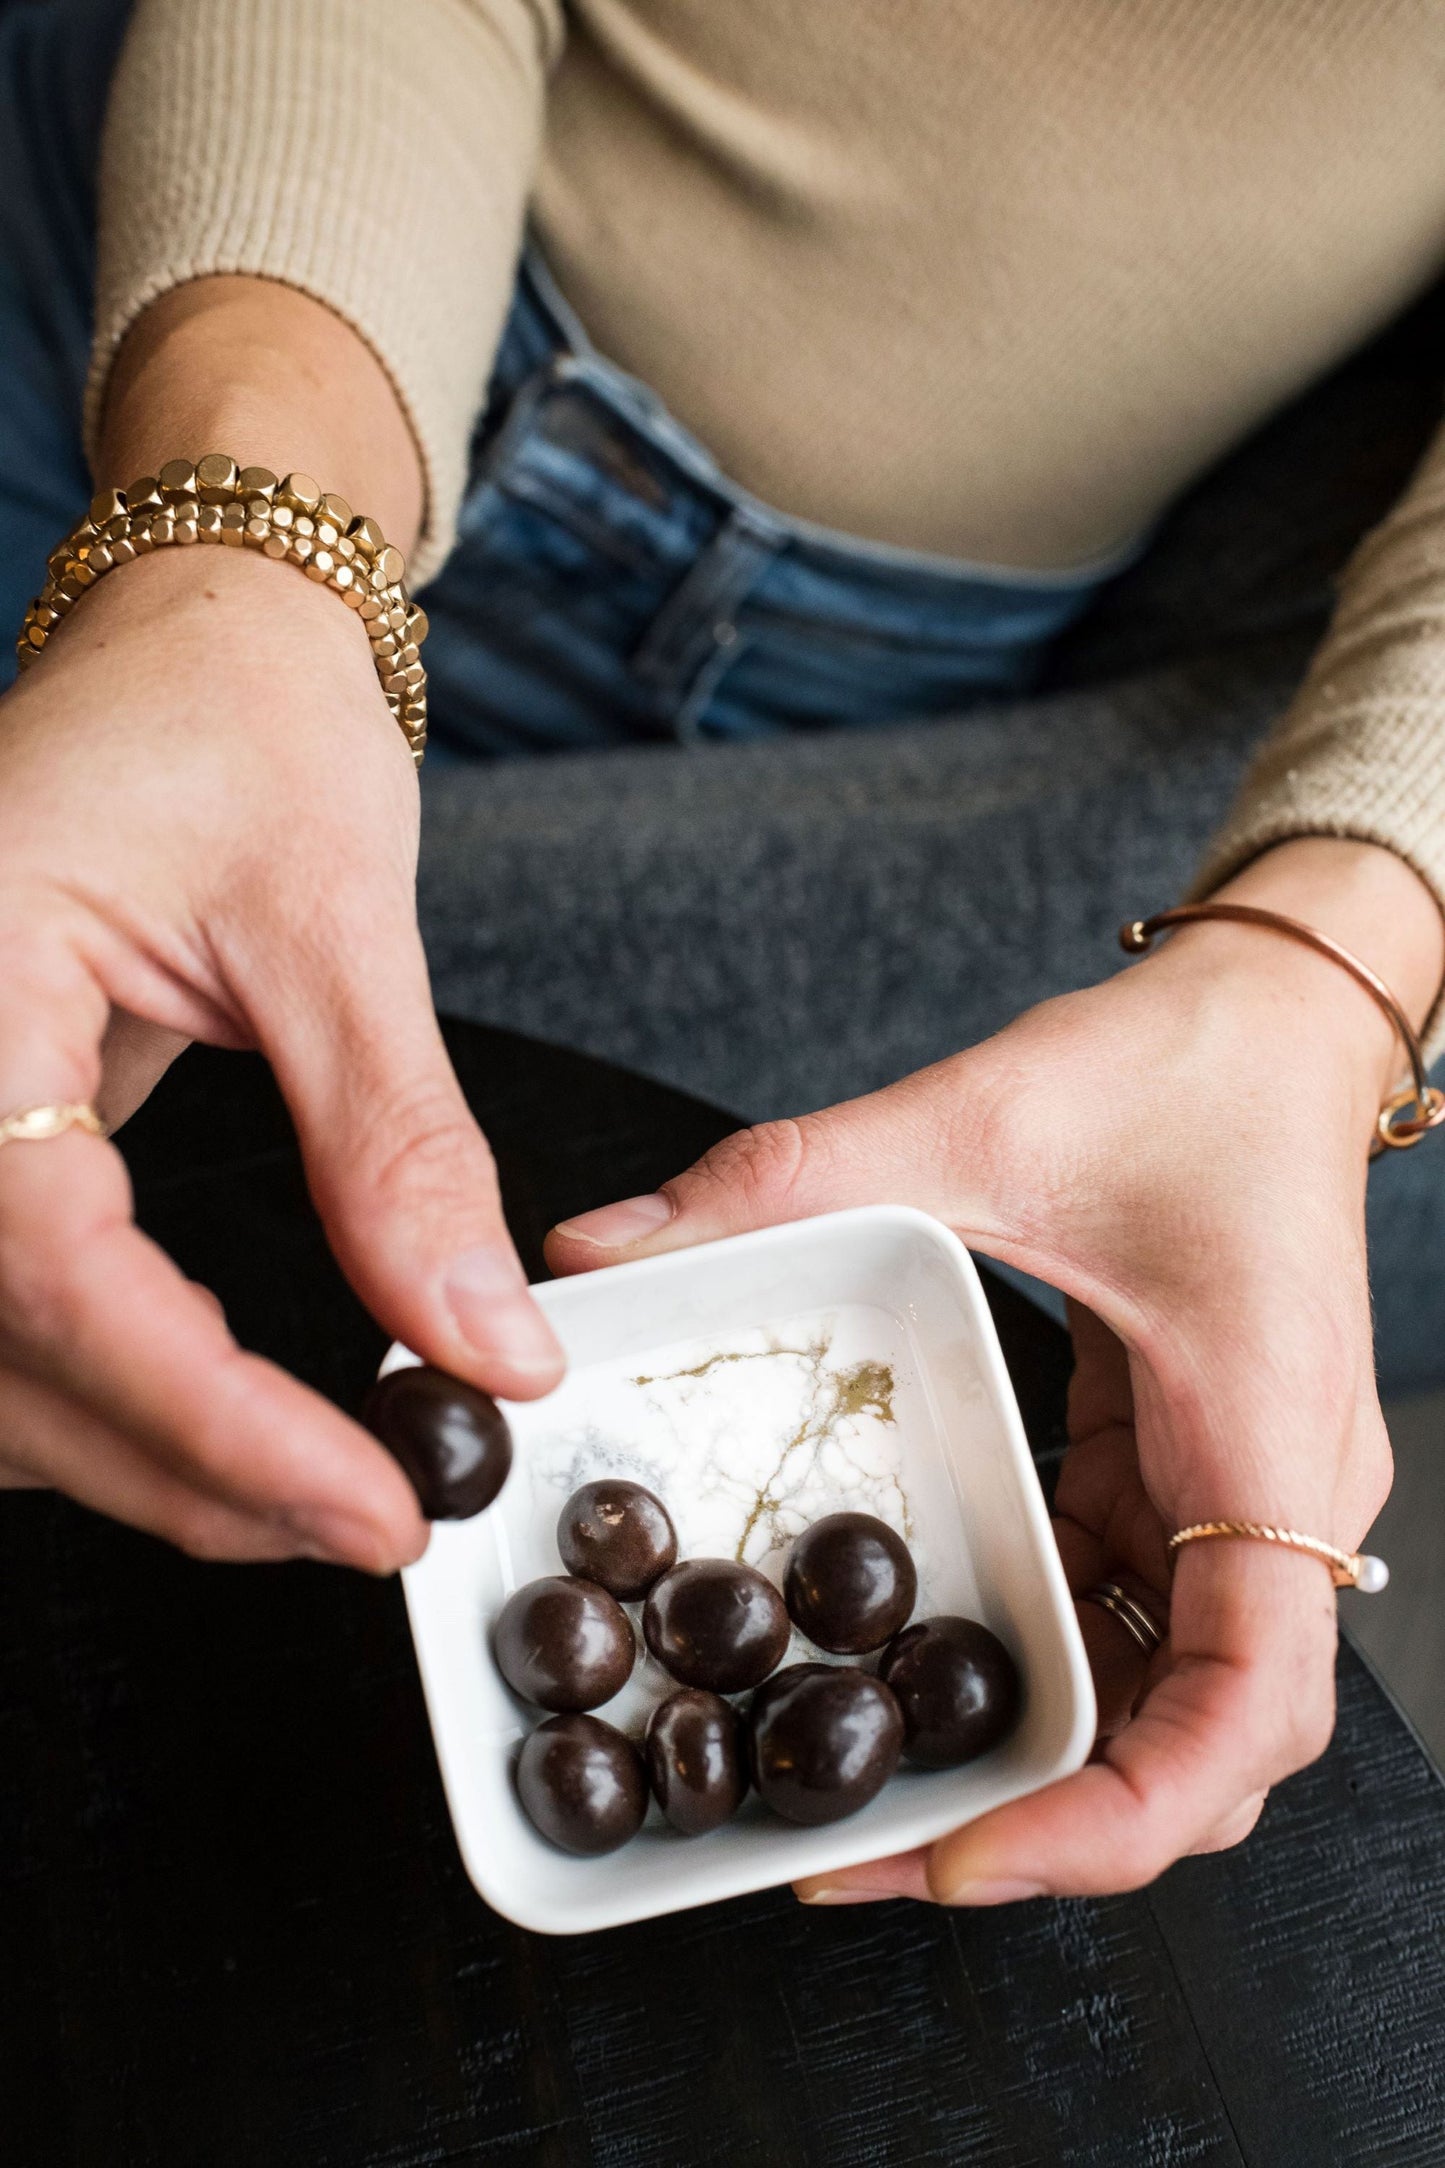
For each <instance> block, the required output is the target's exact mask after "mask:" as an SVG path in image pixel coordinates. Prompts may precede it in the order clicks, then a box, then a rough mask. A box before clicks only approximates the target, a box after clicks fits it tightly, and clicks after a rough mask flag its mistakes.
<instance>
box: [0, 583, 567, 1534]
mask: <svg viewBox="0 0 1445 2168" xmlns="http://www.w3.org/2000/svg"><path fill="white" fill-rule="evenodd" d="M416 846H417V789H416V779H415V774H414V771H413V768H412V763H411V758H410V754H409V752H408V749H407V746H406V744H405V741H404V740H403V737H402V735H401V732H400V731H399V730H398V728H397V726H396V724H395V723H394V721H393V720H392V718H391V715H390V713H389V711H388V709H387V707H386V704H385V702H384V700H383V698H382V696H381V693H380V690H379V688H378V685H377V682H376V677H375V673H374V671H373V669H372V664H371V657H370V651H369V648H368V645H367V642H366V640H365V638H364V636H363V634H362V631H361V627H360V626H359V624H357V623H356V622H355V620H354V619H353V618H352V615H351V613H350V612H349V611H347V610H343V609H342V608H341V607H340V605H339V603H338V601H337V598H336V596H335V595H333V594H330V593H329V592H327V591H326V590H324V589H322V588H319V587H317V586H315V585H313V584H312V583H311V582H309V581H306V580H303V579H301V578H299V577H297V575H296V574H295V573H294V572H293V571H292V570H291V569H290V568H288V567H284V566H278V565H274V564H272V563H270V562H267V561H263V560H261V559H259V558H254V557H252V556H251V555H250V554H249V553H248V552H243V551H230V550H227V551H224V552H223V551H213V550H210V549H204V548H201V549H189V550H181V549H172V550H168V551H164V552H157V553H156V554H155V555H154V556H152V557H149V558H146V559H142V560H141V561H139V562H137V563H136V564H134V565H131V566H128V567H127V568H126V569H125V570H124V571H123V572H120V573H118V574H117V575H115V576H113V577H112V578H110V579H108V580H105V581H103V582H101V583H100V584H99V585H98V586H97V587H96V588H95V589H94V590H93V592H92V593H90V594H88V595H87V596H86V597H85V598H84V600H83V601H82V602H81V604H80V605H79V606H78V607H77V609H76V610H75V612H74V613H73V615H72V616H71V617H70V618H69V619H68V620H67V622H66V624H65V625H64V627H63V628H62V629H61V631H60V632H59V634H58V636H57V637H56V638H55V640H54V641H53V642H52V643H51V645H50V646H49V647H48V648H47V649H46V652H45V654H44V657H43V658H42V660H41V661H40V662H38V663H37V664H36V666H35V667H34V668H33V669H32V670H30V671H28V672H27V673H26V674H25V676H24V677H23V678H22V679H21V680H20V682H19V684H18V685H17V686H16V687H15V689H14V690H13V691H12V692H10V693H9V694H7V695H6V696H5V698H4V700H3V702H0V957H3V964H0V1116H3V1115H6V1114H10V1113H14V1112H16V1111H18V1110H19V1109H21V1108H24V1107H28V1106H34V1105H37V1104H42V1103H47V1102H52V1101H75V1100H95V1101H96V1103H97V1104H98V1106H99V1108H100V1111H101V1113H102V1114H103V1116H104V1117H105V1118H106V1120H107V1121H108V1122H110V1123H111V1124H115V1123H116V1122H119V1121H121V1120H123V1119H124V1118H125V1116H126V1115H128V1114H129V1113H130V1112H132V1111H133V1109H134V1108H135V1106H136V1105H138V1104H139V1102H140V1101H141V1099H143V1098H144V1096H145V1094H146V1092H147V1091H148V1090H149V1089H150V1087H151V1085H152V1084H153V1083H154V1082H155V1080H156V1078H157V1077H158V1076H159V1075H160V1074H161V1073H162V1071H163V1070H164V1068H165V1067H166V1065H167V1063H168V1062H169V1061H170V1060H171V1059H172V1058H173V1056H174V1054H175V1053H176V1052H177V1051H178V1050H179V1048H180V1047H181V1046H182V1045H183V1044H184V1043H185V1042H186V1041H187V1040H190V1039H202V1040H205V1041H207V1042H208V1043H210V1044H211V1045H214V1046H226V1047H258V1048H260V1050H261V1051H262V1052H263V1053H264V1054H265V1055H266V1056H267V1058H268V1059H269V1060H270V1062H271V1064H272V1067H273V1068H274V1070H275V1072H276V1075H277V1078H278V1080H279V1082H280V1085H281V1088H282V1091H283V1092H284V1093H285V1096H286V1099H287V1102H288V1105H289V1107H290V1109H291V1113H292V1115H293V1117H294V1120H295V1123H296V1127H297V1130H298V1132H299V1135H300V1139H301V1146H302V1151H303V1154H304V1158H305V1164H306V1172H307V1177H308V1180H309V1183H310V1186H311V1191H312V1194H313V1196H314V1198H315V1201H316V1204H317V1207H318V1210H319V1211H320V1214H321V1217H322V1219H323V1221H324V1223H325V1227H326V1231H327V1235H328V1238H329V1239H330V1242H331V1244H332V1247H333V1249H334V1250H335V1252H336V1255H337V1257H338V1259H339V1261H340V1263H341V1265H342V1267H343V1268H344V1270H345V1272H346V1274H347V1276H348V1278H349V1279H350V1281H351V1283H352V1285H353V1286H354V1287H355V1289H356V1291H357V1293H358V1294H359V1295H360V1297H361V1299H362V1300H363V1301H364V1302H365V1303H366V1305H367V1307H368V1309H369V1310H371V1312H372V1313H373V1314H374V1316H375V1317H376V1318H377V1319H378V1320H379V1321H380V1323H381V1324H382V1325H383V1326H384V1327H385V1328H386V1330H387V1331H389V1332H391V1333H393V1334H395V1335H397V1336H398V1337H399V1338H401V1339H404V1340H405V1341H406V1342H407V1343H408V1344H409V1345H410V1346H412V1347H414V1348H415V1349H417V1350H418V1352H419V1353H421V1354H422V1355H423V1356H425V1357H426V1358H427V1359H428V1360H430V1361H432V1362H435V1363H438V1364H440V1365H441V1366H442V1367H443V1368H445V1369H448V1370H451V1371H455V1372H457V1373H459V1374H461V1375H462V1376H465V1377H467V1378H470V1379H472V1380H473V1381H474V1382H476V1383H477V1384H479V1385H482V1386H484V1387H486V1388H488V1389H489V1390H491V1391H494V1392H499V1393H504V1394H506V1395H508V1396H510V1397H514V1398H527V1397H531V1396H534V1395H537V1394H539V1393H542V1392H545V1391H547V1390H548V1389H549V1388H550V1387H551V1386H552V1385H553V1384H554V1383H555V1382H556V1380H557V1378H558V1376H559V1375H560V1372H561V1368H562V1359H561V1355H560V1351H559V1349H558V1347H557V1344H556V1342H555V1340H554V1338H553V1336H552V1334H551V1331H550V1329H549V1328H548V1326H547V1325H546V1324H545V1322H544V1320H543V1319H542V1316H541V1314H540V1312H539V1311H538V1310H537V1308H536V1307H535V1305H534V1304H533V1302H532V1300H531V1298H530V1296H529V1295H528V1294H527V1293H526V1291H525V1283H524V1279H523V1274H522V1271H521V1267H520V1265H519V1264H518V1262H517V1259H516V1256H515V1253H514V1251H513V1248H512V1245H511V1242H510V1240H509V1238H508V1235H507V1232H506V1227H505V1224H504V1222H503V1218H502V1213H501V1208H500V1204H499V1201H498V1194H497V1185H496V1178H495V1174H494V1172H493V1167H492V1162H491V1158H490V1155H489V1153H488V1151H487V1147H486V1144H485V1142H484V1141H483V1139H482V1137H481V1135H480V1133H479V1131H478V1130H477V1128H476V1125H475V1124H474V1122H473V1121H472V1118H471V1115H470V1114H469V1112H468V1110H467V1107H466V1104H465V1102H464V1100H463V1098H462V1095H461V1092H460V1089H459V1087H458V1085H457V1082H456V1079H455V1077H454V1076H453V1074H452V1071H451V1067H450V1065H449V1063H448V1061H447V1057H446V1053H445V1050H444V1048H443V1045H442V1042H441V1038H440V1035H439V1033H438V1031H437V1027H436V1021H435V1018H434V1015H433V1012H432V1006H431V999H430V995H429V991H428V984H427V975H426V968H425V964H424V960H423V956H422V950H421V943H420V940H419V937H418V933H417V926H416V913H415V903H414V874H415V863H416ZM0 1484H10V1485H48V1486H53V1487H54V1488H56V1489H59V1490H63V1491H67V1492H69V1494H70V1495H71V1496H72V1497H74V1498H77V1499H79V1500H81V1501H82V1502H83V1503H84V1504H86V1505H89V1506H93V1507H96V1508H98V1509H100V1510H101V1511H103V1512H106V1513H111V1514H114V1515H116V1516H118V1517H119V1518H120V1519H123V1520H126V1521H130V1522H133V1523H134V1524H135V1525H136V1526H138V1527H141V1528H145V1529H149V1530H151V1531H153V1532H154V1533H156V1534H158V1535H161V1536H165V1537H168V1538H170V1539H171V1540H172V1541H173V1542H175V1543H178V1544H180V1545H181V1546H182V1547H183V1548H184V1549H186V1550H188V1551H190V1552H193V1553H195V1554H196V1555H198V1556H202V1557H207V1558H225V1559H257V1558H270V1559H274V1558H284V1557H290V1556H295V1555H306V1556H312V1557H322V1558H327V1559H331V1560H336V1561H342V1562H345V1563H348V1564H351V1565H356V1566H362V1567H367V1568H370V1569H371V1570H373V1571H377V1572H384V1571H389V1570H391V1569H392V1568H394V1567H396V1566H398V1565H400V1564H402V1563H403V1562H405V1561H407V1560H409V1559H411V1558H414V1557H416V1556H417V1555H418V1553H419V1552H420V1551H421V1549H422V1548H423V1546H424V1544H425V1541H426V1530H425V1524H424V1522H423V1521H422V1519H421V1516H420V1513H419V1511H418V1508H417V1502H416V1499H415V1497H414V1495H413V1493H412V1491H411V1488H410V1485H409V1484H408V1483H407V1482H406V1480H405V1478H404V1477H403V1476H402V1474H401V1473H400V1471H399V1469H398V1468H397V1467H396V1465H395V1464H394V1462H393V1461H392V1460H391V1459H390V1458H389V1457H388V1456H387V1454H386V1453H385V1452H384V1451H383V1450H382V1448H381V1447H380V1446H379V1445H377V1444H376V1443H375V1441H374V1440H373V1439H371V1438H370V1437H369V1436H368V1435H367V1433H366V1432H364V1431H363V1430H361V1429H360V1428H359V1427H358V1426H357V1425H355V1424H354V1423H352V1422H350V1421H348V1420H347V1419H346V1418H345V1417H344V1416H343V1415H341V1414H340V1413H339V1412H338V1411H337V1410H336V1409H335V1408H333V1407H331V1406H330V1405H328V1404H327V1403H326V1402H325V1401H324V1400H322V1399H320V1398H319V1397H318V1396H317V1395H316V1394H314V1393H312V1392H310V1391H308V1390H306V1389H305V1388H304V1387H303V1386H301V1385H300V1384H299V1383H298V1382H297V1381H296V1380H295V1379H293V1378H290V1377H288V1376H287V1375H286V1374H285V1373H284V1372H283V1371H281V1370H279V1369H277V1368H276V1367H274V1366H273V1365H271V1364H269V1363H267V1362H264V1361H262V1360H260V1359H259V1358H258V1357H256V1356H254V1355H250V1354H247V1353H245V1352H244V1351H243V1350H241V1349H240V1348H239V1347H238V1346H237V1345H236V1343H235V1341H234V1340H233V1339H232V1338H231V1336H230V1334H229V1332H228V1331H227V1329H226V1325H225V1322H224V1319H223V1318H222V1316H221V1314H220V1311H219V1306H218V1305H217V1304H216V1303H215V1301H214V1299H213V1298H211V1297H210V1296H208V1295H207V1294H206V1293H205V1291H204V1290H202V1289H200V1288H198V1287H196V1286H195V1285H194V1284H192V1283H191V1282H189V1281H187V1280H186V1279H185V1278H184V1277H183V1276H182V1275H181V1273H180V1272H179V1271H178V1270H177V1269H176V1268H175V1267H174V1266H173V1265H172V1264H171V1263H170V1261H169V1260H168V1259H167V1258H166V1257H165V1256H163V1255H162V1253H161V1252H160V1251H159V1250H158V1249H157V1248H156V1247H155V1245H154V1244H152V1243H151V1242H150V1241H149V1240H148V1239H147V1238H146V1237H145V1236H143V1235H142V1234H140V1233H139V1232H138V1231H137V1229H136V1228H135V1226H134V1224H133V1222H132V1219H131V1197H130V1189H129V1184H128V1181H127V1177H126V1173H125V1169H124V1166H123V1164H122V1161H121V1159H120V1156H119V1154H118V1152H117V1151H116V1150H115V1148H114V1147H113V1146H112V1145H110V1144H108V1143H105V1142H102V1141H101V1140H100V1139H98V1138H95V1137H92V1136H89V1135H87V1134H85V1133H84V1132H82V1131H79V1130H71V1131H69V1132H67V1133H66V1134H65V1135H63V1136H61V1137H58V1138H56V1139H53V1140H51V1141H48V1142H45V1143H21V1142H17V1143H13V1144H11V1145H9V1146H7V1147H5V1148H4V1149H0Z"/></svg>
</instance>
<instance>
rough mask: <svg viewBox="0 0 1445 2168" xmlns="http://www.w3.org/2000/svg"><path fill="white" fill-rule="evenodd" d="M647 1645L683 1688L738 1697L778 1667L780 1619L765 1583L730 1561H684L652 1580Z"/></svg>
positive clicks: (783, 1623)
mask: <svg viewBox="0 0 1445 2168" xmlns="http://www.w3.org/2000/svg"><path fill="white" fill-rule="evenodd" d="M642 1631H643V1635H644V1638H645V1639H646V1642H647V1646H648V1647H649V1648H650V1649H651V1651H652V1653H653V1655H654V1656H655V1657H656V1658H657V1660H658V1662H659V1663H660V1664H665V1665H666V1667H667V1669H668V1670H669V1671H670V1672H671V1673H672V1675H673V1677H674V1678H675V1679H678V1680H680V1681H681V1683H682V1684H683V1685H684V1686H706V1687H708V1688H710V1689H711V1691H712V1692H713V1693H715V1694H741V1693H745V1692H746V1691H747V1689H748V1688H749V1687H750V1686H759V1685H761V1683H762V1681H763V1680H764V1679H765V1678H766V1677H767V1675H768V1673H769V1672H770V1671H772V1670H774V1669H776V1667H777V1665H778V1664H780V1663H781V1662H782V1659H783V1652H784V1650H785V1649H786V1648H787V1646H788V1614H787V1611H786V1609H785V1608H784V1605H783V1599H782V1597H781V1596H780V1595H779V1594H778V1592H777V1590H776V1589H775V1588H774V1586H773V1584H772V1582H771V1581H765V1580H764V1579H763V1576H762V1575H761V1574H760V1573H758V1572H757V1571H755V1569H754V1568H753V1567H752V1566H742V1565H739V1564H738V1562H737V1561H736V1559H732V1558H688V1559H684V1561H683V1563H682V1564H681V1565H680V1566H673V1567H672V1568H671V1570H670V1571H669V1572H667V1573H665V1574H664V1575H663V1576H662V1579H661V1580H660V1581H655V1582H654V1583H653V1585H652V1588H651V1591H650V1592H649V1594H648V1598H647V1608H646V1610H645V1611H644V1612H643V1614H642Z"/></svg>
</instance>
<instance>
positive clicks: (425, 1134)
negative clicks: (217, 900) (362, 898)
mask: <svg viewBox="0 0 1445 2168" xmlns="http://www.w3.org/2000/svg"><path fill="white" fill-rule="evenodd" d="M388 903H389V907H386V906H388ZM364 908H365V906H364V905H362V904H354V906H353V905H349V906H348V915H347V926H346V933H347V947H346V951H345V953H344V955H343V957H342V958H341V961H340V964H339V966H338V967H332V966H331V965H329V964H328V965H327V967H326V969H325V970H324V971H323V970H322V968H321V967H320V966H318V974H317V975H318V977H319V978H320V979H321V984H320V987H319V989H317V988H316V987H311V988H307V989H306V990H305V991H304V994H303V995H302V997H301V998H299V999H298V998H297V996H296V994H295V993H294V992H287V993H286V994H285V995H284V996H283V997H282V998H283V1002H284V1005H283V1007H282V1008H281V1009H280V1010H277V1011H276V1012H275V1013H273V1014H272V1015H271V1016H270V1017H269V1018H268V1019H264V1020H263V1040H264V1044H265V1050H266V1052H267V1054H268V1056H269V1057H270V1060H271V1063H272V1066H273V1067H274V1068H275V1070H276V1073H277V1076H278V1078H279V1079H280V1082H281V1087H282V1089H283V1091H284V1092H285V1094H286V1098H287V1101H288V1103H289V1104H290V1107H291V1111H292V1114H293V1116H294V1117H295V1121H296V1126H297V1130H298V1132H299V1135H300V1139H301V1147H302V1151H303V1153H304V1155H305V1160H306V1169H307V1176H308V1179H309V1181H310V1184H311V1190H312V1194H313V1196H314V1197H315V1199H316V1204H317V1208H318V1210H319V1211H320V1213H321V1216H322V1219H323V1220H324V1221H325V1224H326V1231H327V1235H328V1237H329V1239H330V1241H331V1245H332V1248H333V1249H334V1250H335V1252H336V1256H337V1258H338V1260H339V1262H340V1264H341V1266H342V1269H343V1270H344V1271H345V1273H346V1275H347V1277H348V1279H349V1280H350V1281H351V1283H352V1285H353V1287H355V1289H356V1291H357V1293H358V1294H359V1295H360V1296H361V1299H362V1301H363V1302H364V1303H365V1304H366V1306H367V1308H368V1309H369V1310H370V1311H371V1312H372V1314H373V1315H374V1316H375V1317H376V1318H377V1319H379V1321H380V1322H381V1323H382V1324H383V1325H384V1326H385V1327H386V1328H387V1330H388V1331H389V1332H391V1333H393V1334H395V1335H396V1337H397V1338H398V1339H401V1340H404V1341H405V1342H406V1344H407V1345H408V1346H409V1347H411V1348H414V1349H415V1350H416V1352H417V1353H418V1354H420V1355H422V1356H424V1357H425V1358H426V1359H427V1360H428V1361H430V1362H433V1363H437V1364H439V1365H440V1366H441V1368H443V1369H445V1370H450V1371H453V1372H455V1373H457V1374H459V1375H461V1376H463V1377H467V1378H470V1379H471V1380H472V1381H473V1382H474V1383H476V1384H478V1385H481V1386H483V1387H485V1388H486V1389H487V1390H488V1391H490V1392H494V1393H502V1394H505V1395H507V1396H508V1397H509V1398H512V1399H533V1398H535V1397H536V1396H537V1395H538V1394H539V1393H545V1392H549V1391H550V1390H551V1388H552V1387H553V1386H554V1385H555V1384H556V1383H557V1381H558V1379H559V1378H560V1376H561V1374H562V1367H563V1361H562V1351H561V1348H560V1346H559V1345H558V1342H557V1339H556V1336H555V1334H554V1333H553V1331H552V1329H551V1327H550V1326H549V1325H548V1323H547V1321H546V1319H545V1318H544V1317H543V1316H542V1313H541V1311H540V1310H539V1309H538V1307H537V1305H536V1303H535V1301H534V1300H533V1298H532V1296H531V1295H530V1294H529V1292H528V1290H527V1284H526V1276H525V1274H524V1273H523V1271H522V1267H521V1264H520V1263H519V1261H518V1258H517V1254H516V1251H515V1249H514V1247H513V1245H512V1240H511V1237H510V1235H509V1234H508V1232H507V1227H506V1222H505V1220H504V1218H503V1216H502V1206H501V1198H500V1195H499V1192H498V1188H497V1178H496V1170H495V1168H494V1166H493V1163H492V1157H491V1154H490V1152H489V1151H488V1149H487V1145H486V1142H485V1140H484V1138H483V1137H482V1134H481V1131H480V1130H479V1129H478V1127H477V1125H476V1122H475V1121H474V1120H473V1118H472V1114H471V1111H470V1109H469V1108H468V1106H467V1103H466V1100H465V1099H464V1098H463V1096H462V1092H461V1087H460V1086H459V1085H458V1083H457V1080H456V1077H455V1075H454V1073H453V1071H452V1066H451V1063H450V1061H449V1060H448V1059H447V1053H446V1048H445V1046H444V1045H443V1043H442V1037H441V1033H440V1031H439V1030H438V1028H437V1022H436V1015H435V1012H434V1010H433V1008H432V1002H431V993H430V989H429V986H428V983H427V975H426V962H425V958H424V956H423V954H422V949H421V941H420V937H419V936H418V935H417V933H416V928H415V919H414V916H412V915H409V912H408V908H407V905H406V899H405V898H402V899H397V898H395V897H389V892H384V893H383V895H382V897H381V899H380V902H379V904H378V905H377V907H376V908H375V909H374V910H373V911H372V915H371V917H370V919H369V920H366V919H364V918H362V919H361V922H360V923H359V924H358V917H359V915H360V913H361V912H362V911H363V909H364Z"/></svg>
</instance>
